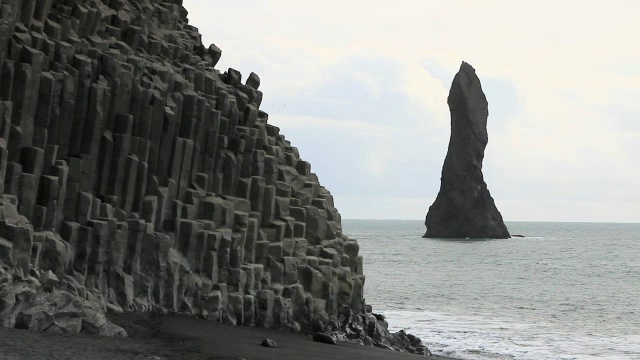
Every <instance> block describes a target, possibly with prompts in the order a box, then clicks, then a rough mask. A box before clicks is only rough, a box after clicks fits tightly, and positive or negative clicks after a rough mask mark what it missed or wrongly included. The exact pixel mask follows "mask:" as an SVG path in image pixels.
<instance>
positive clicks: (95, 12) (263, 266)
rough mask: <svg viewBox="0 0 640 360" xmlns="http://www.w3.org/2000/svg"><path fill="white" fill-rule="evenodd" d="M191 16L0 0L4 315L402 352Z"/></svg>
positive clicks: (160, 9) (238, 80) (308, 194)
mask: <svg viewBox="0 0 640 360" xmlns="http://www.w3.org/2000/svg"><path fill="white" fill-rule="evenodd" d="M212 13H213V14H215V10H214V9H212ZM187 14H188V12H187V10H186V9H185V8H184V7H182V1H181V0H162V1H160V0H153V1H151V0H135V1H134V0H46V1H45V0H43V1H36V0H0V326H4V327H18V328H25V329H30V330H34V331H45V332H53V333H78V332H85V333H91V334H99V335H105V336H125V335H126V332H125V330H124V329H122V328H119V327H117V326H116V325H114V324H112V323H110V322H109V320H108V318H107V317H106V314H107V313H108V312H115V313H119V312H123V311H136V312H153V313H159V314H167V313H176V314H182V315H190V316H195V317H199V318H203V319H207V320H209V321H217V322H221V323H224V324H233V325H245V326H257V327H261V328H273V329H281V330H286V331H305V332H311V331H318V330H317V329H320V330H321V331H324V332H330V333H331V334H332V335H333V334H334V333H335V334H336V335H335V338H336V340H337V341H346V339H347V337H346V334H347V332H349V334H353V335H356V337H357V339H358V340H360V339H362V340H361V341H362V342H363V343H364V342H365V340H366V339H367V336H370V337H374V338H375V340H376V341H378V342H381V343H384V345H388V346H391V347H392V348H393V349H395V350H402V351H413V347H410V346H409V345H410V344H409V345H406V344H405V343H404V342H403V343H399V342H398V341H399V339H400V338H398V337H393V335H392V334H390V333H389V332H388V331H387V329H386V323H385V322H380V324H378V325H376V320H375V317H374V318H373V319H371V316H370V313H371V307H370V306H367V304H366V302H365V299H364V283H365V276H364V274H363V258H362V255H360V254H359V246H358V244H357V242H355V241H352V240H350V239H349V238H348V237H347V236H346V235H344V234H343V233H342V225H341V222H340V219H341V217H340V213H339V212H338V210H337V209H336V208H335V206H334V201H333V196H332V195H331V193H330V192H329V190H327V189H326V188H324V187H322V186H321V185H320V182H319V180H318V177H317V175H316V174H314V173H313V172H311V165H310V164H309V163H308V162H306V161H304V160H303V159H302V158H301V157H300V153H299V151H298V149H297V148H296V147H295V146H293V145H292V144H291V142H290V141H289V140H287V139H286V138H285V137H284V135H282V134H280V129H279V128H278V127H276V126H273V125H271V124H270V123H268V120H269V116H268V114H267V113H266V112H264V111H263V110H261V109H260V105H261V104H262V99H263V95H262V92H261V91H260V90H258V89H259V87H260V77H259V76H258V75H257V74H254V73H251V74H250V75H249V76H248V77H247V78H246V80H245V83H244V84H243V82H242V80H243V77H242V74H241V73H240V72H239V71H237V70H234V69H228V70H227V71H226V72H221V71H220V70H219V69H216V68H214V67H215V66H216V65H217V63H218V61H219V60H220V57H221V56H222V51H221V50H220V49H219V48H218V47H217V46H216V45H211V46H209V47H205V46H204V44H202V41H201V38H202V36H201V34H200V33H199V32H198V29H197V28H195V27H194V26H192V25H189V23H188V19H187ZM362 319H367V322H365V323H366V324H369V326H368V327H363V326H361V325H362V322H363V320H362ZM354 323H355V324H354ZM352 324H354V326H351V325H352ZM383 325H384V326H383ZM352 327H353V328H355V329H356V331H357V333H356V331H352V330H351V328H352ZM341 339H345V340H341ZM349 340H354V339H349ZM370 340H371V339H370ZM405 345H406V346H405Z"/></svg>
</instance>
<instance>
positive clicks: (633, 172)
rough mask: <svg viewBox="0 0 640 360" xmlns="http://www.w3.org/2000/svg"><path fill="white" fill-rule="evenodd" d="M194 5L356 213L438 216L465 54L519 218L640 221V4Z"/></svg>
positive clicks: (496, 180) (508, 215)
mask: <svg viewBox="0 0 640 360" xmlns="http://www.w3.org/2000/svg"><path fill="white" fill-rule="evenodd" d="M184 3H185V7H186V8H187V9H188V10H189V11H190V16H189V17H190V20H191V24H192V25H195V26H197V27H199V28H200V31H201V32H202V34H203V39H204V41H205V43H206V42H214V43H216V44H217V45H218V46H219V47H221V48H222V50H223V56H222V59H221V62H220V64H219V68H220V69H221V70H225V69H226V68H227V67H234V68H236V69H239V70H241V71H242V72H243V74H245V76H246V75H247V74H248V73H249V72H250V71H255V72H257V73H258V74H259V75H260V77H261V79H262V85H261V90H263V91H264V93H265V100H264V102H263V106H262V108H263V110H265V111H267V112H269V113H270V114H271V116H270V122H271V123H273V124H274V125H277V126H280V127H282V129H283V131H282V132H283V133H284V134H285V135H287V138H288V139H289V140H291V141H292V142H293V144H294V145H295V146H298V147H299V148H300V150H301V154H302V155H303V157H305V158H306V159H308V160H310V161H311V162H312V164H313V167H314V169H315V171H316V172H317V173H318V174H319V176H320V179H321V181H322V182H323V184H324V185H326V186H327V187H328V188H329V189H330V190H332V191H333V192H334V195H336V202H337V205H338V208H339V209H340V210H341V212H342V213H343V215H344V216H345V217H351V218H362V217H373V218H422V217H423V216H424V214H426V210H427V208H428V206H429V205H430V204H431V202H432V199H433V198H434V197H435V195H436V194H437V191H438V188H439V186H438V185H439V177H440V167H441V166H442V161H443V159H444V156H445V153H446V149H447V143H448V138H449V113H448V107H447V104H446V98H447V94H448V90H449V86H450V84H451V80H452V79H453V76H454V75H455V72H456V71H457V69H458V67H459V65H460V61H462V60H465V61H467V62H469V63H471V64H472V65H473V66H474V67H475V68H476V70H477V73H478V75H479V77H480V79H481V81H482V83H483V87H484V89H485V93H486V94H487V96H488V101H489V112H490V118H489V145H488V147H487V151H486V158H485V166H484V173H485V179H486V180H487V183H488V184H489V188H490V190H491V192H492V194H493V195H494V198H495V199H496V203H497V204H498V208H500V209H501V210H502V212H503V216H504V217H505V219H507V220H509V219H513V220H536V219H538V220H572V221H577V220H590V221H594V220H598V219H600V220H606V221H615V220H616V219H618V221H636V222H638V221H640V217H638V215H637V214H640V212H639V211H638V210H639V209H638V207H637V206H636V205H634V204H640V192H639V191H638V190H636V188H638V186H637V184H636V179H638V178H640V166H636V165H635V164H636V163H637V159H636V154H637V153H639V152H640V141H639V140H640V125H638V124H640V105H639V104H640V103H639V102H638V99H639V98H640V67H638V65H637V64H640V47H638V46H633V41H635V39H634V38H633V34H638V33H640V22H638V21H637V14H638V13H639V12H640V3H638V2H637V1H630V0H629V1H622V0H611V1H607V2H606V3H602V2H579V1H562V2H558V1H551V0H541V1H537V2H514V1H504V0H487V1H482V2H478V1H472V0H456V1H444V0H431V1H417V0H416V1H409V0H401V1H400V2H397V1H396V2H392V3H381V4H377V5H376V6H371V3H370V2H369V1H364V0H352V1H349V2H344V1H340V2H338V1H337V0H326V1H323V2H299V1H298V2H295V1H288V0H274V1H269V2H255V1H248V0H238V1H235V2H232V3H225V4H216V5H215V6H211V3H210V2H209V1H205V0H185V2H184ZM345 178H348V179H350V181H348V182H345V181H344V179H345ZM354 179H357V180H354ZM411 191H413V194H412V195H413V196H408V195H407V194H408V193H410V192H411ZM380 193H383V194H385V196H384V198H380V197H379V196H377V195H376V194H380ZM365 194H368V195H365ZM412 198H413V199H415V202H414V203H412V204H414V205H415V206H408V205H407V204H408V203H407V200H406V199H412ZM403 199H404V200H403ZM420 201H425V203H424V204H422V205H421V204H420ZM375 204H380V206H376V205H375Z"/></svg>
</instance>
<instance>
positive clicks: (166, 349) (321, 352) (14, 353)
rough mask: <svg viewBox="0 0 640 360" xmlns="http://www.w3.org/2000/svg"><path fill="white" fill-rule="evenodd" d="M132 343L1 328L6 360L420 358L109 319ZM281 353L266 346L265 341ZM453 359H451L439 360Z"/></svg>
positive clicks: (133, 318) (175, 319) (215, 328)
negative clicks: (122, 330)
mask: <svg viewBox="0 0 640 360" xmlns="http://www.w3.org/2000/svg"><path fill="white" fill-rule="evenodd" d="M109 318H110V319H111V320H112V321H113V322H114V323H116V324H118V325H120V326H122V327H123V328H125V329H126V330H127V332H128V333H129V337H127V338H105V337H98V336H92V335H85V334H78V335H52V334H43V333H36V332H32V331H28V330H17V329H7V328H2V327H0V359H4V360H13V359H16V360H17V359H52V360H58V359H70V360H76V359H77V360H81V359H82V360H84V359H96V360H120V359H122V360H125V359H127V360H128V359H135V360H138V359H149V360H169V359H194V360H201V359H229V360H231V359H234V360H237V359H247V360H271V359H274V360H275V359H278V360H287V359H291V360H294V359H295V360H297V359H336V360H338V359H353V360H365V359H372V360H383V359H389V360H401V359H405V360H410V359H414V360H415V359H419V358H421V357H420V356H418V355H413V354H408V353H399V352H393V351H389V350H384V349H378V348H373V347H366V346H361V345H356V344H350V343H338V345H327V344H321V343H317V342H314V341H313V340H312V339H311V337H310V336H308V335H304V334H294V333H288V332H283V331H277V330H265V329H257V328H250V327H243V326H230V325H222V324H219V323H214V322H210V321H206V320H199V319H194V318H188V317H181V316H174V315H165V316H157V315H151V314H128V313H127V314H120V315H109ZM265 338H269V339H272V340H274V341H275V342H276V344H277V346H278V347H277V348H265V347H262V346H261V345H260V343H261V342H262V340H263V339H265ZM433 358H435V359H447V358H445V357H435V356H434V357H433Z"/></svg>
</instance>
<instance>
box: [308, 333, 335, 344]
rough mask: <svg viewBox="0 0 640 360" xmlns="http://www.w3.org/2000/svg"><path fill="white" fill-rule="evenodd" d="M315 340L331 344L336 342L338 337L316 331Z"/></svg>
mask: <svg viewBox="0 0 640 360" xmlns="http://www.w3.org/2000/svg"><path fill="white" fill-rule="evenodd" d="M313 341H315V342H320V343H324V344H330V345H335V344H336V339H335V338H334V337H333V336H331V335H329V334H325V333H321V332H316V333H314V334H313Z"/></svg>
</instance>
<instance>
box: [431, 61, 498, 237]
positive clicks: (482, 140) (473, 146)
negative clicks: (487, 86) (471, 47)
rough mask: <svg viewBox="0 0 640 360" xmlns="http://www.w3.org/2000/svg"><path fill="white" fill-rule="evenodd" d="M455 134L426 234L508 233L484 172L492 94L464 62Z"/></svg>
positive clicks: (455, 93) (452, 105)
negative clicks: (487, 94)
mask: <svg viewBox="0 0 640 360" xmlns="http://www.w3.org/2000/svg"><path fill="white" fill-rule="evenodd" d="M448 103H449V109H450V110H451V138H450V140H449V150H448V152H447V157H446V159H445V161H444V166H443V167H442V178H441V185H440V192H439V193H438V197H437V198H436V200H435V202H434V203H433V205H431V207H430V208H429V212H428V213H427V218H426V221H425V225H426V226H427V232H426V234H425V235H424V237H427V238H461V239H464V238H493V239H505V238H509V237H510V236H509V231H508V230H507V227H506V226H505V225H504V221H503V220H502V215H500V212H499V211H498V209H497V208H496V205H495V203H494V201H493V198H492V197H491V194H490V193H489V189H488V188H487V184H486V183H485V182H484V177H483V175H482V161H483V159H484V150H485V148H486V146H487V142H488V135H487V117H488V116H489V109H488V103H487V98H486V97H485V95H484V92H483V91H482V86H481V85H480V79H478V76H477V75H476V71H475V69H474V68H473V67H472V66H471V65H469V64H467V63H466V62H463V63H462V65H461V66H460V70H459V71H458V73H457V74H456V76H455V78H454V79H453V84H452V85H451V91H450V92H449V98H448Z"/></svg>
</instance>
